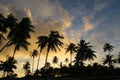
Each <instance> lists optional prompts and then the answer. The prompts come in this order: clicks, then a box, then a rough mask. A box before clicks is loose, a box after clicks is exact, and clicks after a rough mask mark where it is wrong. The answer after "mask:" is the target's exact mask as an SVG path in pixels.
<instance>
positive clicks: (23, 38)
mask: <svg viewBox="0 0 120 80" xmlns="http://www.w3.org/2000/svg"><path fill="white" fill-rule="evenodd" d="M33 28H34V27H33V25H32V24H31V21H30V18H28V17H25V18H23V19H22V20H21V21H20V22H19V23H18V25H17V26H16V27H14V28H12V30H11V31H10V32H9V34H8V39H9V40H10V42H9V44H8V45H7V46H12V45H14V46H15V47H14V53H13V57H14V56H15V53H16V51H17V50H20V48H23V49H25V50H28V45H30V43H29V42H28V41H27V39H30V32H34V30H33Z"/></svg>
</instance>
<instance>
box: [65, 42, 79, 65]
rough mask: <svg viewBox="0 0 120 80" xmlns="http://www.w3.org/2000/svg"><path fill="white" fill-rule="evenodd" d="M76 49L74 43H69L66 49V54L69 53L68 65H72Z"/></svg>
mask: <svg viewBox="0 0 120 80" xmlns="http://www.w3.org/2000/svg"><path fill="white" fill-rule="evenodd" d="M76 49H77V47H76V45H75V44H74V43H70V44H69V45H68V47H67V49H66V53H67V52H70V64H71V63H72V55H73V54H74V52H76Z"/></svg>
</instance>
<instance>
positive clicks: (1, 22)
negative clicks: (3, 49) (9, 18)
mask: <svg viewBox="0 0 120 80" xmlns="http://www.w3.org/2000/svg"><path fill="white" fill-rule="evenodd" d="M5 22H6V19H5V17H4V16H3V15H2V14H0V44H2V41H3V40H5V37H4V36H3V34H4V33H7V27H6V26H5Z"/></svg>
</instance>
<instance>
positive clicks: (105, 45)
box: [103, 43, 114, 54]
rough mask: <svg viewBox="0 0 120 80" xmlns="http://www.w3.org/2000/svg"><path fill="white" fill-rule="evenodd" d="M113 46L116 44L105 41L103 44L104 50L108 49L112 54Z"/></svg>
mask: <svg viewBox="0 0 120 80" xmlns="http://www.w3.org/2000/svg"><path fill="white" fill-rule="evenodd" d="M113 48H114V46H112V45H111V44H109V43H105V44H104V46H103V49H104V52H106V51H108V52H109V54H110V52H112V51H113Z"/></svg>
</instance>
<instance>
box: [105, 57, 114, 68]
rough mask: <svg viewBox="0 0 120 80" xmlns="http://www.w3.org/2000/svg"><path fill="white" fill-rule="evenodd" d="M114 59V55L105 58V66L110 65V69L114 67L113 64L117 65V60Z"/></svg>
mask: <svg viewBox="0 0 120 80" xmlns="http://www.w3.org/2000/svg"><path fill="white" fill-rule="evenodd" d="M112 58H113V55H106V56H105V58H103V64H104V65H105V64H108V66H109V67H111V66H113V63H115V62H116V60H115V59H112Z"/></svg>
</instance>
